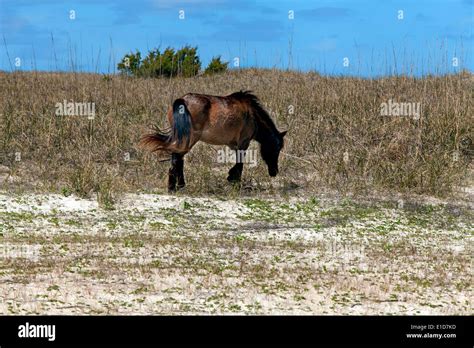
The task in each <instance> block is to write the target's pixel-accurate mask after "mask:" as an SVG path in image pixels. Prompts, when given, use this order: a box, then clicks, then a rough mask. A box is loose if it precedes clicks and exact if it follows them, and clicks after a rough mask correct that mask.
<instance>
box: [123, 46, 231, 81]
mask: <svg viewBox="0 0 474 348" xmlns="http://www.w3.org/2000/svg"><path fill="white" fill-rule="evenodd" d="M228 64H229V63H228V62H223V61H222V60H221V57H220V56H215V57H213V58H212V59H211V61H210V62H209V64H208V65H207V67H206V68H205V69H204V71H202V70H201V60H200V59H199V56H198V54H197V47H191V46H188V45H186V46H184V47H182V48H180V49H178V50H175V49H174V48H172V47H168V48H166V49H165V50H164V51H160V49H158V48H156V49H153V50H151V51H149V52H148V54H147V55H146V57H144V58H142V55H141V52H140V51H139V50H136V52H135V53H133V52H130V53H128V54H126V55H125V56H124V57H123V58H122V60H121V61H120V63H119V64H118V65H117V69H118V70H119V72H120V73H122V74H125V75H129V76H136V77H177V76H180V77H192V76H196V75H198V74H200V73H204V74H206V75H211V74H216V73H221V72H224V71H226V70H227V69H228Z"/></svg>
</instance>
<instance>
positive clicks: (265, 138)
mask: <svg viewBox="0 0 474 348" xmlns="http://www.w3.org/2000/svg"><path fill="white" fill-rule="evenodd" d="M271 126H272V125H267V124H264V123H263V122H262V121H261V120H257V133H256V135H255V140H256V141H258V142H259V143H260V144H265V145H272V146H276V145H277V144H278V131H277V130H276V128H275V127H271ZM273 128H275V129H273Z"/></svg>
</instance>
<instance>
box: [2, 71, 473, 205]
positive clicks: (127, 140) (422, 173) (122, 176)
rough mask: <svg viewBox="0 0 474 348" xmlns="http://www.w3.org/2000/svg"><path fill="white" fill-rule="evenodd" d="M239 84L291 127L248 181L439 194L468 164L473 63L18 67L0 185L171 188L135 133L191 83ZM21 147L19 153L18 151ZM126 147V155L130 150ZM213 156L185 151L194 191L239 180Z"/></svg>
mask: <svg viewBox="0 0 474 348" xmlns="http://www.w3.org/2000/svg"><path fill="white" fill-rule="evenodd" d="M240 89H249V90H253V91H254V92H255V94H256V95H257V96H259V98H260V99H261V101H262V103H263V104H264V105H265V106H266V108H267V109H268V110H269V111H271V113H272V115H273V117H274V119H275V120H276V122H277V126H278V127H279V128H280V129H289V135H288V136H287V138H288V142H287V144H286V146H285V149H284V151H285V154H284V155H283V156H282V158H281V165H280V167H281V168H280V176H279V177H278V178H277V179H276V180H275V179H273V180H272V179H271V178H270V177H268V175H267V171H266V168H265V166H264V164H263V163H262V161H259V164H258V166H257V167H256V168H253V169H250V168H246V169H244V175H243V178H244V181H245V182H244V187H251V188H252V189H253V190H256V192H261V191H262V190H266V191H269V192H270V193H272V192H276V193H282V192H283V191H285V190H287V189H291V188H295V187H299V188H300V189H301V190H302V191H304V192H317V191H319V190H320V189H321V187H329V188H333V189H337V190H338V191H340V192H347V191H351V192H366V191H367V190H370V191H372V190H375V189H376V190H388V191H398V192H411V193H422V194H431V195H437V196H443V195H446V194H449V193H450V192H452V190H453V188H454V187H456V186H458V185H461V184H462V183H463V180H465V179H466V176H468V174H469V166H470V162H471V159H472V154H473V143H472V139H473V134H472V131H473V129H472V126H473V100H474V98H473V93H474V92H473V76H472V74H469V73H462V74H458V75H450V76H442V77H426V78H423V79H415V78H408V77H390V78H381V79H376V80H364V79H357V78H348V77H344V78H343V77H340V78H337V77H322V76H319V75H317V74H315V73H305V74H303V73H297V72H285V71H273V70H243V71H233V72H228V73H225V74H223V75H216V76H210V77H205V76H202V77H196V78H189V79H182V78H175V79H133V78H126V77H121V76H108V75H93V74H74V73H26V72H23V73H22V72H16V73H0V117H1V122H0V164H3V165H5V166H7V167H8V168H9V171H10V175H11V177H12V178H15V179H14V180H10V181H8V180H6V181H5V182H4V183H3V186H4V187H3V188H4V189H5V188H7V189H15V188H18V187H21V188H25V187H34V188H37V189H41V190H51V191H56V192H59V191H62V192H63V193H65V194H67V193H69V192H70V193H76V194H79V195H82V196H87V195H89V194H90V193H92V192H98V193H99V195H98V196H99V201H101V202H102V204H103V205H104V206H106V207H107V206H110V205H111V204H113V201H114V199H115V195H116V194H117V192H123V191H128V192H130V191H136V190H142V191H154V190H156V191H157V192H160V191H164V189H165V187H166V185H165V180H166V173H167V169H168V163H166V162H165V163H160V162H159V161H158V158H157V157H156V156H152V155H149V154H146V153H144V152H142V151H140V150H137V149H136V148H135V146H136V144H137V142H138V140H139V138H140V136H141V135H142V134H143V133H144V132H146V131H147V129H148V127H149V126H150V125H153V124H158V125H160V126H163V125H164V122H165V121H164V119H165V118H164V115H165V111H166V109H167V107H168V106H169V105H170V103H171V102H172V101H173V100H174V99H175V98H177V97H179V96H181V95H183V94H185V93H187V92H199V93H208V94H219V95H221V94H228V93H231V92H234V91H236V90H240ZM389 99H392V100H393V101H399V102H412V103H421V107H422V114H421V118H420V119H419V120H415V119H413V118H412V117H393V116H392V117H390V116H381V114H380V105H381V103H384V102H388V100H389ZM63 100H68V101H74V102H95V105H96V116H95V119H94V120H92V121H91V120H88V119H87V117H84V116H56V115H55V110H56V109H55V104H56V103H58V102H62V101H63ZM291 107H294V113H291V110H290V109H291ZM254 146H256V145H255V144H254ZM16 152H20V153H21V161H15V153H16ZM345 152H347V154H346V156H347V157H346V161H344V153H345ZM456 152H457V153H458V157H457V159H458V160H455V153H456ZM126 153H129V154H130V161H124V156H125V154H126ZM216 158H217V155H216V148H212V147H211V146H209V145H206V144H202V143H200V144H198V146H196V147H195V148H194V149H193V151H192V152H191V153H190V154H189V155H188V156H187V160H186V164H185V172H186V175H187V181H188V187H187V193H188V194H200V195H202V194H209V193H217V194H228V193H229V192H235V191H233V189H232V188H230V187H229V186H228V185H227V183H226V181H225V177H226V175H225V174H226V172H227V170H228V169H229V168H230V167H231V164H225V165H224V164H218V163H216Z"/></svg>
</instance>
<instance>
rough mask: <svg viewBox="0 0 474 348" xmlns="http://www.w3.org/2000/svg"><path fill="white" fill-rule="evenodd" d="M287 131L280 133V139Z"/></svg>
mask: <svg viewBox="0 0 474 348" xmlns="http://www.w3.org/2000/svg"><path fill="white" fill-rule="evenodd" d="M287 132H288V131H283V132H280V135H281V137H282V138H283V137H284V136H285V134H286V133H287Z"/></svg>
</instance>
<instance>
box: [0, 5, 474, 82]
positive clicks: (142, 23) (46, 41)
mask: <svg viewBox="0 0 474 348" xmlns="http://www.w3.org/2000/svg"><path fill="white" fill-rule="evenodd" d="M71 10H72V11H74V12H75V19H71V18H70V15H71V12H70V11H71ZM180 10H183V11H184V16H185V18H184V19H180V18H179V11H180ZM289 11H293V13H294V19H290V18H289ZM399 11H403V19H399V17H400V16H401V13H400V12H399ZM473 26H474V0H332V1H330V0H314V1H310V0H293V1H290V0H273V1H269V0H174V1H173V0H135V1H134V0H127V1H126V0H114V1H98V0H94V1H92V0H82V1H78V0H76V1H68V0H62V1H56V0H42V1H40V0H38V1H33V0H0V34H1V37H0V40H1V48H0V70H8V71H9V70H11V69H12V68H11V65H13V69H22V70H31V69H34V68H36V69H38V70H70V69H71V62H74V65H75V66H76V69H77V70H79V71H89V72H94V71H97V72H101V73H106V72H113V71H115V66H116V64H117V63H118V62H119V61H120V59H121V57H123V56H124V54H126V53H128V52H130V51H135V50H136V49H138V50H140V51H142V55H143V53H145V52H146V51H147V50H149V49H152V48H156V47H161V48H165V47H167V46H172V47H175V48H179V47H181V46H183V45H185V44H190V45H192V46H198V52H199V55H200V57H201V60H202V62H203V64H204V65H206V64H207V63H208V62H209V60H210V59H211V57H212V56H215V55H222V57H223V58H224V59H225V60H227V61H231V63H233V62H234V61H233V59H234V58H235V57H239V61H240V66H241V67H251V66H257V67H268V68H271V67H277V68H284V69H286V68H288V67H289V66H290V67H291V68H293V69H299V70H305V71H307V70H316V71H319V72H321V73H325V74H336V75H339V74H353V75H361V76H376V75H384V74H391V73H404V72H409V71H410V69H411V70H412V71H413V72H415V73H416V74H421V73H428V72H431V73H437V72H438V73H443V72H454V71H457V70H460V69H463V68H466V69H469V70H470V71H473V70H474V59H473V53H474V52H473V47H474V37H473ZM5 43H6V44H5ZM8 56H9V58H8ZM17 58H20V61H19V62H20V66H18V67H16V66H15V63H16V62H18V60H17ZM344 58H348V62H349V64H348V66H344V62H347V60H346V61H344ZM453 58H457V62H458V66H457V67H456V66H453V64H452V63H453ZM346 65H347V64H346Z"/></svg>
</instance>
